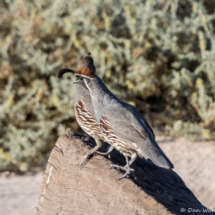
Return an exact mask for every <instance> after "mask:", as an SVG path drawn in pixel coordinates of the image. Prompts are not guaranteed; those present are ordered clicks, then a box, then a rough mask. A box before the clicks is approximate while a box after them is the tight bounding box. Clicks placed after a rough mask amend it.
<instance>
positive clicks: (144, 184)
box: [74, 133, 215, 215]
mask: <svg viewBox="0 0 215 215" xmlns="http://www.w3.org/2000/svg"><path fill="white" fill-rule="evenodd" d="M74 134H75V136H76V137H77V138H78V139H81V140H82V141H83V142H84V143H85V144H86V145H88V146H89V147H90V148H93V147H95V145H96V143H95V141H94V139H93V138H91V137H89V136H86V135H79V134H77V133H74ZM109 147H110V145H109V144H107V143H104V144H103V146H102V147H101V148H100V149H99V151H100V152H107V151H108V149H109ZM96 156H99V155H96ZM106 158H107V159H109V160H110V161H111V162H112V163H113V164H116V165H120V166H124V165H126V162H125V157H124V156H123V155H122V154H121V153H120V152H119V151H117V150H115V149H114V150H113V151H112V152H111V153H110V156H106ZM131 167H132V168H133V169H134V170H135V171H134V173H133V174H132V175H130V176H129V178H130V180H132V181H133V183H134V184H136V185H137V186H138V187H139V188H140V189H142V190H143V191H144V192H146V193H147V194H148V195H150V196H152V197H153V198H154V199H156V200H157V202H159V203H160V204H162V205H163V206H165V207H166V208H167V210H168V211H170V212H172V213H174V214H195V215H196V214H203V210H208V209H207V208H206V207H205V206H203V205H202V204H201V203H200V202H199V201H198V199H197V198H196V197H195V195H194V194H193V193H192V192H191V190H190V189H189V188H188V187H187V186H186V185H185V183H184V181H183V180H182V179H181V177H180V176H179V175H178V174H177V173H176V172H175V171H174V170H171V169H165V168H161V167H158V166H156V165H155V164H153V163H152V162H151V160H146V159H144V158H139V157H138V158H137V159H136V160H135V162H134V163H133V164H132V165H131ZM119 171H121V170H119ZM123 173H124V172H122V174H123ZM121 180H125V179H121ZM191 209H193V210H191ZM189 210H190V211H189ZM194 210H195V211H194ZM207 214H215V213H213V212H209V211H208V212H207Z"/></svg>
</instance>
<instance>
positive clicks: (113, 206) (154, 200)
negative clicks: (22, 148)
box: [35, 132, 212, 215]
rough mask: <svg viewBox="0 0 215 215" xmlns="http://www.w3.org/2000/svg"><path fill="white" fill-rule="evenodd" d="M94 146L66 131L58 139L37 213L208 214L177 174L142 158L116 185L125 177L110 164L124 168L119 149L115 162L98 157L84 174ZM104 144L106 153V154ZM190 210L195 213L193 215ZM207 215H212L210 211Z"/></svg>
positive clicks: (114, 153) (79, 136) (92, 159)
mask: <svg viewBox="0 0 215 215" xmlns="http://www.w3.org/2000/svg"><path fill="white" fill-rule="evenodd" d="M94 145H95V142H94V141H93V140H92V139H91V138H89V137H88V136H84V135H79V134H76V133H73V132H67V133H66V134H65V135H62V136H61V137H59V139H58V140H57V142H56V144H55V148H54V149H53V150H52V153H51V155H50V158H49V161H48V164H47V167H46V173H45V175H44V177H43V183H42V188H41V195H40V196H39V199H38V202H37V204H36V207H35V214H37V215H41V214H44V215H45V214H50V215H52V214H55V215H56V214H61V215H63V214H65V215H72V214H74V215H77V214H81V215H85V214H96V215H97V214H98V215H100V214H104V215H109V214H111V215H114V214H116V215H121V214H122V215H143V214H162V215H163V214H205V213H203V210H207V209H206V207H204V206H203V205H202V204H201V203H200V202H199V201H198V200H197V198H196V197H195V196H194V195H193V193H192V192H191V191H190V190H189V188H187V187H186V185H185V184H184V182H183V180H182V179H181V178H180V176H178V175H177V173H175V172H174V171H173V170H167V169H163V168H160V167H157V166H155V165H154V164H152V163H151V162H150V161H146V160H144V159H140V158H138V159H137V160H136V161H135V163H134V164H133V165H132V168H134V169H135V173H134V175H132V176H131V177H130V178H126V179H122V180H120V181H116V178H118V177H120V176H121V175H122V174H123V172H120V171H118V170H116V169H109V166H108V165H109V164H112V163H114V164H119V165H125V159H124V157H123V156H122V155H121V154H120V153H119V152H117V151H116V150H114V151H113V152H112V153H111V158H108V157H103V156H99V155H95V156H93V158H91V159H90V161H89V162H88V163H87V164H86V166H85V167H84V168H83V169H80V168H79V166H78V164H79V163H80V161H81V160H82V158H83V156H84V155H85V154H86V153H87V151H88V150H89V148H91V147H94ZM107 149H108V145H104V146H103V147H102V149H101V151H107ZM188 208H193V209H196V210H197V211H195V212H191V211H190V212H188ZM206 214H212V213H210V212H207V213H206Z"/></svg>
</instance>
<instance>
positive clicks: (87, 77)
mask: <svg viewBox="0 0 215 215" xmlns="http://www.w3.org/2000/svg"><path fill="white" fill-rule="evenodd" d="M75 75H76V76H77V77H80V79H79V83H80V82H81V83H83V84H84V83H85V85H86V87H87V88H88V90H89V91H90V96H91V102H92V105H93V109H94V112H95V115H96V119H97V122H98V124H99V125H100V129H101V131H102V134H103V136H104V138H105V140H106V141H107V142H108V143H109V144H111V145H112V147H114V148H116V149H117V150H118V151H120V152H121V153H122V154H123V155H124V156H125V159H126V162H127V164H126V165H125V166H124V167H120V166H117V165H111V167H115V168H119V169H122V170H124V171H125V172H126V173H125V174H124V175H123V176H122V177H120V178H118V180H119V179H122V178H124V177H127V176H128V174H130V173H131V171H134V170H133V169H131V168H130V165H131V164H132V163H133V162H134V160H135V159H136V157H137V155H139V156H140V157H144V158H146V159H147V158H150V159H151V160H152V161H153V162H154V163H155V164H156V165H158V166H160V167H164V168H167V169H171V168H174V166H173V164H172V163H171V161H170V160H169V159H168V158H167V156H166V155H165V154H164V152H163V151H162V150H161V148H160V147H159V146H158V144H157V142H156V141H155V137H154V133H153V131H152V129H151V127H150V125H149V124H148V123H147V121H146V120H145V119H144V118H143V117H142V115H141V114H140V113H139V111H138V110H137V109H136V108H135V107H133V106H132V105H130V104H127V103H124V102H122V101H120V100H119V99H118V98H117V97H116V96H115V95H113V94H112V93H111V92H110V91H109V90H108V89H107V87H106V86H105V85H104V83H103V82H102V80H101V79H100V78H99V77H98V76H97V75H96V74H95V73H94V72H92V71H91V70H89V69H85V70H77V71H76V73H75ZM128 156H129V157H130V158H131V159H130V161H128Z"/></svg>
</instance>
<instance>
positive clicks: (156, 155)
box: [141, 139, 174, 169]
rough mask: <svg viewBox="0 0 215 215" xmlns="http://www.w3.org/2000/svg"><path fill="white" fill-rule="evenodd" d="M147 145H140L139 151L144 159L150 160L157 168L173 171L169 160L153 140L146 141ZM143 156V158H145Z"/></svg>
mask: <svg viewBox="0 0 215 215" xmlns="http://www.w3.org/2000/svg"><path fill="white" fill-rule="evenodd" d="M147 142H148V143H147V144H141V151H143V152H144V153H143V154H144V155H145V156H146V158H150V159H151V160H152V162H153V163H154V164H156V165H157V166H160V167H163V168H166V169H173V168H174V166H173V164H172V162H171V161H170V160H169V158H168V157H167V156H166V155H165V154H164V152H163V151H162V149H161V148H160V147H159V145H158V144H157V142H156V141H155V140H152V141H150V140H149V139H148V140H147ZM145 156H144V157H145Z"/></svg>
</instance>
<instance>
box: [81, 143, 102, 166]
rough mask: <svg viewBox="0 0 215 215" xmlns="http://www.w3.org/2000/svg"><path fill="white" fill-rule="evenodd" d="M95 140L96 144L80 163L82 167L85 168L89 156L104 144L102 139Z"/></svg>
mask: <svg viewBox="0 0 215 215" xmlns="http://www.w3.org/2000/svg"><path fill="white" fill-rule="evenodd" d="M95 141H96V146H95V147H94V148H93V149H92V150H90V151H89V152H87V154H86V155H85V156H84V158H83V160H82V161H81V163H80V164H79V166H80V168H83V167H84V165H85V164H86V162H87V160H88V158H89V157H90V156H91V155H92V154H93V153H94V152H95V151H97V150H98V149H99V148H100V147H101V146H102V145H103V143H102V141H101V140H98V139H95Z"/></svg>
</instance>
